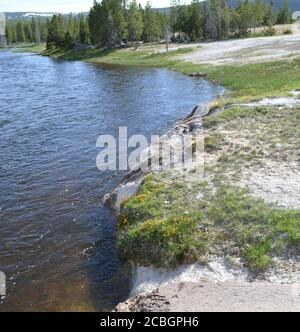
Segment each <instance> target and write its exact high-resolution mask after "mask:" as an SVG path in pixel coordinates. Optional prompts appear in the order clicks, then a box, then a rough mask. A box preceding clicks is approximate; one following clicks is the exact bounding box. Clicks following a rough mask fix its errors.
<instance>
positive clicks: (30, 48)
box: [11, 44, 46, 53]
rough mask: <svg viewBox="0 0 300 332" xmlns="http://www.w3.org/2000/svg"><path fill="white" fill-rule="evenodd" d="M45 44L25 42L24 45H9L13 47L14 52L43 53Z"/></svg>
mask: <svg viewBox="0 0 300 332" xmlns="http://www.w3.org/2000/svg"><path fill="white" fill-rule="evenodd" d="M45 46H46V45H45V44H39V45H35V44H26V45H16V46H13V45H12V46H11V47H15V50H14V51H13V52H14V53H43V52H44V50H45Z"/></svg>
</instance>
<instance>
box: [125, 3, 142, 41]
mask: <svg viewBox="0 0 300 332" xmlns="http://www.w3.org/2000/svg"><path fill="white" fill-rule="evenodd" d="M142 34H143V18H142V13H141V10H140V8H139V7H138V5H137V2H136V0H133V1H132V2H131V4H130V6H129V11H128V36H129V40H130V41H131V42H134V41H139V40H140V39H141V37H142Z"/></svg>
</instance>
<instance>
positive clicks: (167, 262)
mask: <svg viewBox="0 0 300 332" xmlns="http://www.w3.org/2000/svg"><path fill="white" fill-rule="evenodd" d="M198 52H201V50H200V51H198ZM299 65H300V61H299V58H298V57H294V58H290V57H289V58H288V59H285V61H273V62H269V63H255V64H250V65H235V66H231V65H227V66H221V67H220V66H218V67H216V66H215V67H213V66H207V65H205V66H203V65H195V66H196V67H192V68H193V69H192V71H201V72H204V71H205V72H207V74H208V76H207V77H208V79H212V78H213V79H214V80H216V81H218V82H221V83H222V84H223V85H224V86H225V87H227V88H229V89H230V92H229V94H228V95H227V96H226V99H225V100H222V101H218V102H217V103H216V104H215V105H213V107H212V109H213V114H212V115H211V116H209V117H205V118H203V119H202V120H200V121H201V123H199V119H198V118H197V117H194V118H193V117H192V118H191V119H190V121H189V125H190V126H191V127H196V128H199V126H200V127H201V128H202V130H201V131H200V133H198V135H203V136H204V137H205V151H206V156H205V176H204V178H203V179H200V178H199V179H197V178H196V176H193V173H192V172H190V171H189V172H169V173H165V172H164V173H156V174H152V175H150V176H148V177H146V178H145V179H144V180H143V183H142V185H141V188H140V190H139V191H138V193H137V195H135V196H134V197H133V198H131V199H129V200H127V199H126V201H124V202H123V204H122V206H121V225H120V228H119V248H120V250H121V253H122V254H123V257H124V258H126V259H128V260H130V261H132V262H134V263H135V264H137V265H139V266H152V267H153V266H154V267H156V269H155V268H154V269H153V268H152V271H151V270H149V271H148V272H149V273H148V274H147V278H146V280H148V285H147V282H146V283H144V285H143V286H142V287H140V288H139V292H142V293H143V292H144V291H149V290H151V287H152V289H156V287H158V292H162V293H164V291H165V290H166V289H169V287H173V288H174V287H175V288H176V286H174V285H176V282H178V280H181V281H183V282H186V281H187V280H189V279H188V278H187V280H186V279H185V276H184V274H182V272H180V271H179V272H178V274H176V277H175V278H174V276H173V277H172V272H170V275H169V276H168V273H167V274H166V275H165V277H164V278H163V280H164V281H163V284H161V286H160V284H159V283H158V284H157V283H155V282H154V283H153V280H155V277H154V276H155V274H157V272H156V271H159V270H161V269H164V270H165V271H167V270H171V271H172V270H173V271H174V269H175V268H177V267H178V266H183V265H185V266H188V265H189V264H194V263H197V264H199V263H200V265H203V266H206V265H210V264H213V263H214V262H215V261H216V260H218V259H219V258H220V257H224V258H225V265H220V266H219V269H216V270H215V271H213V273H212V275H214V276H215V277H216V280H217V281H219V282H224V281H226V280H228V279H226V278H229V280H231V278H233V280H238V279H239V278H240V277H241V275H244V274H245V275H246V279H245V280H246V281H248V282H249V281H251V283H249V284H247V282H246V283H245V285H244V286H243V287H246V288H247V285H248V287H249V289H253V292H254V294H256V295H254V297H252V299H253V298H257V299H260V301H264V302H265V307H264V308H263V307H260V305H259V303H258V304H257V305H253V303H252V305H250V306H248V307H247V306H246V307H245V308H244V307H243V306H240V309H241V310H243V309H245V310H247V309H248V310H251V309H252V310H261V311H263V310H268V309H269V310H272V309H274V310H276V308H279V306H276V305H274V306H272V304H271V303H270V302H269V301H268V300H267V299H268V298H269V295H267V293H266V294H263V293H259V292H261V288H262V287H261V286H259V282H261V281H264V282H266V281H267V282H269V283H270V284H268V285H270V286H271V288H272V287H273V290H272V292H273V291H274V289H275V290H277V292H280V291H279V290H280V289H284V287H288V286H281V284H286V283H290V284H293V283H296V284H297V285H298V284H299V283H300V273H299V271H300V262H299V258H298V257H299V244H300V211H299V206H300V196H299V193H300V190H299V181H300V169H299V155H298V151H299V149H300V132H299V130H298V128H299V125H300V113H299V112H300V107H299V106H300V104H299V99H298V98H299V95H300V93H299V88H300V86H299V81H298V80H297V79H296V76H298V75H299V71H300V70H299ZM182 66H185V64H183V65H182ZM186 66H187V67H188V66H189V65H186ZM187 67H186V68H187ZM186 68H185V70H186ZM187 73H189V71H187ZM279 96H287V98H278V97H279ZM266 97H268V98H269V99H267V98H266ZM275 97H276V98H275ZM250 100H258V101H259V102H257V103H248V101H250ZM241 101H243V102H241ZM237 102H238V103H237ZM182 125H183V126H184V125H185V124H182ZM158 269H159V270H158ZM166 269H167V270H166ZM228 269H229V270H232V269H233V270H235V271H236V272H235V273H234V274H233V276H232V275H230V276H228V274H227V272H228ZM223 270H224V271H227V272H226V273H225V274H224V275H222V272H221V271H223ZM139 273H140V274H141V273H142V272H141V271H140V270H139V269H138V270H137V275H136V279H140V278H141V276H139ZM142 275H143V274H142ZM220 275H221V276H220ZM218 276H219V279H218ZM210 278H212V276H209V277H208V280H210ZM151 280H152V281H151ZM176 280H177V281H176ZM192 280H193V281H195V282H201V280H202V281H203V276H197V275H196V276H195V275H194V276H193V277H192ZM206 280H207V279H206ZM149 282H150V284H152V283H153V284H152V286H150V289H149ZM274 283H278V285H277V286H276V284H274ZM168 284H170V285H173V286H167V285H168ZM163 285H165V286H163ZM178 285H179V284H178V283H177V286H178ZM183 289H184V287H183ZM187 289H188V287H187ZM249 289H248V290H249ZM161 290H162V291H161ZM211 290H213V288H211ZM230 291H232V292H233V293H234V292H242V291H243V292H244V290H242V289H241V288H239V287H238V286H237V287H234V286H233V287H232V288H231V289H229V290H228V292H229V294H231V295H232V293H230ZM148 294H149V293H148ZM187 294H190V293H189V291H186V292H184V291H183V293H181V294H179V293H176V295H177V296H178V303H179V302H181V303H184V301H183V299H184V297H186V298H190V297H189V296H187ZM259 294H260V296H259ZM198 295H199V297H200V296H205V292H203V291H199V294H198ZM223 295H224V294H223ZM264 295H265V297H264ZM143 296H144V295H141V298H143ZM147 296H148V295H146V298H147ZM216 296H222V294H219V295H218V292H217V290H215V292H214V293H213V297H216ZM241 296H242V295H241ZM154 297H155V298H156V301H157V302H158V303H160V301H159V300H158V299H157V297H156V296H154ZM196 297H197V296H196ZM141 298H140V297H138V302H139V304H140V305H139V306H138V308H135V309H134V310H137V311H138V310H139V309H141V307H143V305H142V302H143V301H140V299H141ZM221 298H222V297H221ZM223 298H224V297H223ZM198 300H199V299H198ZM286 301H287V303H288V302H289V301H290V302H293V296H292V295H290V296H287V298H286ZM167 302H169V301H168V300H167ZM250 302H251V301H250ZM129 303H130V305H132V303H134V300H133V302H131V301H130V302H129ZM195 303H197V301H196V300H195ZM227 304H228V303H227ZM237 304H238V302H236V303H235V305H231V306H230V307H228V306H226V307H225V306H223V310H229V311H234V310H235V309H234V308H236V309H237V308H238V305H237ZM278 305H279V304H278ZM133 307H134V306H133ZM157 308H158V307H157V306H156V307H155V306H154V307H153V308H152V310H157ZM174 308H175V307H174ZM174 308H173V309H172V306H171V307H170V308H169V310H175V309H174ZM127 309H128V308H127ZM144 309H145V308H144ZM180 309H181V310H182V309H183V307H182V306H181V307H180ZM193 309H194V310H200V307H199V306H198V307H197V306H194V307H193V306H191V307H190V306H187V310H193ZM209 309H212V306H207V307H206V308H205V307H202V308H201V310H204V311H205V310H209ZM130 310H132V309H130ZM145 310H146V309H145ZM286 310H300V306H299V303H297V304H296V305H295V306H294V307H293V306H290V305H288V306H286Z"/></svg>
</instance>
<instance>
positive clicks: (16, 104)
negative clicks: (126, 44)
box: [0, 51, 220, 311]
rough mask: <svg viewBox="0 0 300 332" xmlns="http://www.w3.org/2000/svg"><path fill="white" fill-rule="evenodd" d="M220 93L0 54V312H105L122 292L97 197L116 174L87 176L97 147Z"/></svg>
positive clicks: (126, 71) (171, 75) (165, 78)
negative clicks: (1, 281) (0, 292)
mask: <svg viewBox="0 0 300 332" xmlns="http://www.w3.org/2000/svg"><path fill="white" fill-rule="evenodd" d="M218 93H220V88H218V87H215V86H212V85H211V84H209V83H207V82H205V81H202V80H199V79H193V78H190V77H185V76H183V75H181V74H179V73H175V72H170V71H167V70H161V69H137V68H124V67H103V66H96V65H93V64H87V63H83V62H64V61H58V60H52V59H50V58H47V57H40V56H34V55H31V54H14V53H11V52H6V51H1V52H0V130H1V131H0V138H1V140H0V160H1V163H0V271H3V272H5V274H6V276H7V296H6V298H4V299H2V301H1V300H0V302H1V304H0V311H7V310H14V311H15V310H16V311H25V310H26V311H28V310H30V311H50V310H51V311H60V310H63V311H70V310H72V311H76V310H86V311H94V310H96V311H105V310H111V309H112V308H113V307H114V306H115V305H116V304H117V303H118V302H120V301H122V300H124V299H125V298H126V297H128V294H129V292H130V283H131V280H130V279H131V278H130V269H129V267H128V265H127V264H126V263H124V262H122V261H121V260H120V259H119V257H118V253H117V250H116V245H115V226H116V222H117V218H116V216H115V215H114V214H113V212H112V211H110V210H108V209H105V208H102V207H101V205H100V201H101V197H102V196H103V195H104V194H105V193H106V192H109V191H111V190H112V189H113V188H114V187H115V186H116V185H117V184H118V183H119V182H120V181H121V179H122V176H123V175H124V174H123V173H122V172H115V173H112V172H105V173H103V172H100V171H99V170H97V168H96V156H97V153H98V152H99V150H98V149H97V148H96V140H97V138H98V136H99V135H101V134H113V135H116V134H117V133H118V128H119V127H120V126H127V127H128V130H129V133H131V134H144V135H146V136H148V137H149V136H150V135H151V134H161V133H163V132H164V131H165V130H167V129H168V128H170V127H172V125H173V124H174V123H175V121H176V120H178V119H180V118H182V117H184V116H186V115H187V114H188V113H189V112H190V110H191V109H192V107H193V106H194V105H195V104H197V103H200V102H207V101H210V100H212V99H213V98H214V97H215V96H216V95H217V94H218Z"/></svg>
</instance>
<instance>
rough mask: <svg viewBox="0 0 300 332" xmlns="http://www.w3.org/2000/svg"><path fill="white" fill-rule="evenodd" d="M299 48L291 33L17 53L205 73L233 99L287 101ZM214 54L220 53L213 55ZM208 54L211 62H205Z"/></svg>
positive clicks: (293, 83) (34, 49)
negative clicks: (167, 44) (136, 47)
mask: <svg viewBox="0 0 300 332" xmlns="http://www.w3.org/2000/svg"><path fill="white" fill-rule="evenodd" d="M237 45H239V46H237ZM299 45H300V34H295V35H288V36H278V37H260V38H250V39H245V40H229V41H225V42H212V43H200V44H188V45H178V44H171V45H170V52H169V53H166V51H165V45H160V44H154V45H146V46H142V47H141V49H139V50H137V51H136V50H134V49H124V50H99V49H90V50H57V49H52V50H45V45H40V46H36V47H28V48H25V49H19V50H18V52H23V51H25V52H34V53H39V54H41V55H45V56H50V57H53V58H57V59H62V60H70V61H87V62H92V63H104V64H112V65H125V66H139V67H154V68H155V67H156V68H166V69H170V70H176V71H179V72H182V73H183V74H186V75H190V74H193V73H205V74H207V75H206V78H207V79H208V80H209V81H212V82H216V83H218V84H220V85H222V86H224V87H225V88H227V89H228V91H230V93H229V97H230V99H231V100H236V101H251V100H255V99H256V100H257V99H262V98H264V97H275V96H276V97H278V96H286V95H289V94H290V91H293V90H295V89H297V88H299V86H298V73H297V71H295V70H294V69H295V68H298V66H299V64H300V60H299V57H298V56H297V54H299V52H300V46H299ZM216 49H217V50H218V52H219V53H218V54H216V53H215V52H216ZM274 49H276V52H275V51H274ZM223 50H225V52H223ZM226 50H227V51H226ZM278 50H281V52H279V51H278ZM220 51H222V52H221V53H220ZM261 52H263V53H261ZM210 53H211V54H212V57H209V54H210ZM223 53H224V57H225V59H227V61H225V62H224V63H223V64H222V63H220V62H219V61H217V63H213V62H212V59H213V58H215V59H218V57H222V56H223V55H222V54H223ZM275 53H276V57H274V54H275ZM229 59H230V61H229ZM268 59H269V62H268ZM239 60H241V61H239ZM248 60H249V61H248ZM247 61H248V63H247ZM215 62H216V61H215ZM266 79H267V80H268V84H266Z"/></svg>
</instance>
